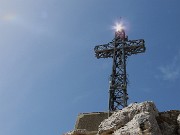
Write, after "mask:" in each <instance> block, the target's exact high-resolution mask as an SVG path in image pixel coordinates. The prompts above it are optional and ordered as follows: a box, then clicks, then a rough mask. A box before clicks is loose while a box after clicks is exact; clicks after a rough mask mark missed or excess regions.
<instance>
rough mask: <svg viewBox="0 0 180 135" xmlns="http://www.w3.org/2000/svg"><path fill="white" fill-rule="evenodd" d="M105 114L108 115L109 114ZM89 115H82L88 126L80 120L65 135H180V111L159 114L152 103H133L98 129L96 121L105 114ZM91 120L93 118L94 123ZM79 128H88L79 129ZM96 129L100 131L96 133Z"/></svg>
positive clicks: (115, 113)
mask: <svg viewBox="0 0 180 135" xmlns="http://www.w3.org/2000/svg"><path fill="white" fill-rule="evenodd" d="M104 113H105V114H107V112H104ZM89 114H90V115H91V117H90V116H89ZM89 114H83V115H81V116H83V117H82V118H83V119H82V118H81V119H82V120H83V123H86V119H87V118H88V119H87V120H88V121H87V125H86V126H82V122H81V121H82V120H79V122H80V123H78V124H79V125H78V126H77V125H76V128H75V130H74V131H72V132H69V133H66V134H65V135H96V134H97V135H180V111H178V110H171V111H166V112H158V110H157V108H156V106H155V104H154V103H153V102H150V101H146V102H142V103H133V104H130V105H129V106H128V107H126V108H123V109H122V110H119V111H117V112H114V113H113V114H112V115H111V116H110V117H108V118H107V119H104V120H103V121H102V122H101V123H100V125H99V127H97V128H95V127H94V125H95V124H94V122H95V120H94V119H96V118H97V117H100V118H102V116H104V115H105V114H103V113H89ZM102 114H103V115H102ZM108 114H109V113H108ZM110 114H111V113H110ZM84 115H85V116H84ZM86 115H87V116H86ZM89 118H92V121H91V120H90V119H89ZM98 122H99V121H98ZM91 125H93V126H91ZM77 127H79V128H82V127H88V128H87V129H78V128H77ZM90 127H93V128H92V129H91V128H90ZM94 129H97V130H98V131H94Z"/></svg>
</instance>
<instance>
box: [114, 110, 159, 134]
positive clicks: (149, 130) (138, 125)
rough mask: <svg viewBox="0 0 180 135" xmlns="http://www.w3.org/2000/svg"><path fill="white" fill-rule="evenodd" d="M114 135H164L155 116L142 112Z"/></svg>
mask: <svg viewBox="0 0 180 135" xmlns="http://www.w3.org/2000/svg"><path fill="white" fill-rule="evenodd" d="M114 135H162V134H161V131H160V129H159V126H158V123H157V121H156V118H155V117H154V115H152V114H151V113H149V112H142V113H139V114H137V115H135V116H134V118H133V119H132V120H131V121H129V122H128V123H127V124H126V125H125V126H123V127H121V128H120V129H118V130H116V131H115V132H114Z"/></svg>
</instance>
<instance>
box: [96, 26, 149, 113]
mask: <svg viewBox="0 0 180 135" xmlns="http://www.w3.org/2000/svg"><path fill="white" fill-rule="evenodd" d="M145 50H146V48H145V41H144V40H143V39H139V40H128V37H127V36H126V34H125V31H124V29H123V28H122V29H118V30H117V31H116V32H115V38H114V39H113V40H112V42H109V43H108V44H103V45H98V46H95V48H94V51H95V55H96V57H97V58H98V59H99V58H112V59H113V66H112V74H111V76H110V78H111V79H110V88H109V111H115V110H119V109H122V108H124V107H126V106H127V100H128V94H127V83H128V82H127V73H126V60H127V57H128V56H130V55H132V54H137V53H143V52H145Z"/></svg>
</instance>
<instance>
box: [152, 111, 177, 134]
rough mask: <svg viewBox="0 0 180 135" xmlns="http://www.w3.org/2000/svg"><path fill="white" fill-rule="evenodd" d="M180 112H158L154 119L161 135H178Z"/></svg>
mask: <svg viewBox="0 0 180 135" xmlns="http://www.w3.org/2000/svg"><path fill="white" fill-rule="evenodd" d="M179 114H180V111H177V110H171V111H166V112H160V113H159V116H158V117H157V118H156V120H157V122H158V125H159V127H160V129H161V132H162V134H163V135H178V122H177V119H178V115H179Z"/></svg>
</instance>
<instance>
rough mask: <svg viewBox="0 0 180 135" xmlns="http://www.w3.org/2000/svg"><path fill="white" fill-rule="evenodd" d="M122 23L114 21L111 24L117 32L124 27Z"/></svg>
mask: <svg viewBox="0 0 180 135" xmlns="http://www.w3.org/2000/svg"><path fill="white" fill-rule="evenodd" d="M124 28H125V27H124V25H123V24H122V23H116V25H115V26H113V29H114V30H115V31H116V32H118V31H122V30H123V29H124Z"/></svg>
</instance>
